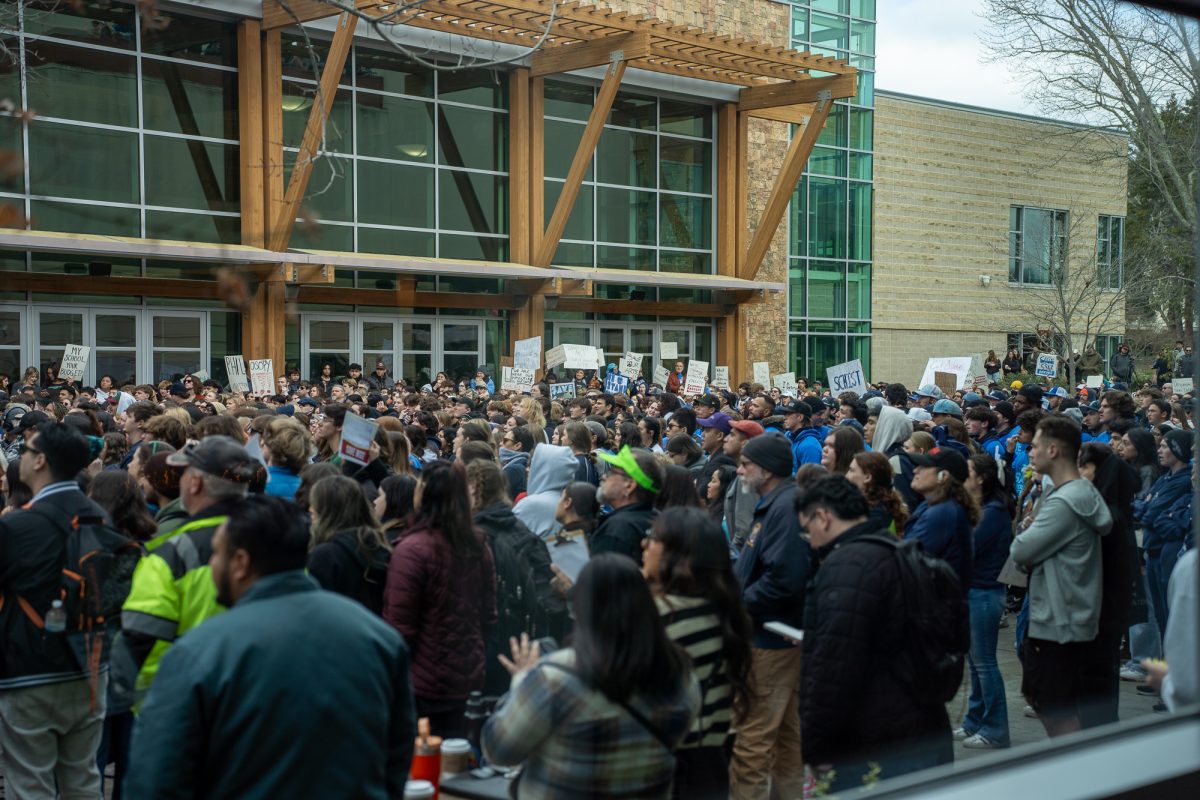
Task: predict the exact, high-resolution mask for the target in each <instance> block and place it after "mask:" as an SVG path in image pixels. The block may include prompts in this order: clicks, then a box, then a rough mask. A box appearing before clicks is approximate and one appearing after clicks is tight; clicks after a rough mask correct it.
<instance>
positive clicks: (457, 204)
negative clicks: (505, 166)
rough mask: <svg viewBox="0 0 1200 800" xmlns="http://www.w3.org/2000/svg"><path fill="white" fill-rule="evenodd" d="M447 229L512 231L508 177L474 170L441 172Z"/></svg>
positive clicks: (443, 220) (443, 217)
mask: <svg viewBox="0 0 1200 800" xmlns="http://www.w3.org/2000/svg"><path fill="white" fill-rule="evenodd" d="M438 192H439V198H440V206H441V209H440V210H441V217H440V226H441V228H442V229H444V230H457V231H474V232H476V233H507V232H508V178H506V177H503V176H498V175H481V174H479V173H474V172H456V171H449V170H443V171H441V172H439V173H438Z"/></svg>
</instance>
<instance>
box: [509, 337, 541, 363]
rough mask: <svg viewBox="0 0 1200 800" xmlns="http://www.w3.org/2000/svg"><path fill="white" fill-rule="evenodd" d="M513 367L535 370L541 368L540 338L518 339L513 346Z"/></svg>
mask: <svg viewBox="0 0 1200 800" xmlns="http://www.w3.org/2000/svg"><path fill="white" fill-rule="evenodd" d="M513 366H514V367H520V368H522V369H532V370H537V369H540V368H541V366H542V337H540V336H534V337H533V338H531V339H520V340H518V341H517V343H516V344H515V345H514V346H513Z"/></svg>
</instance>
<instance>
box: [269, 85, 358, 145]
mask: <svg viewBox="0 0 1200 800" xmlns="http://www.w3.org/2000/svg"><path fill="white" fill-rule="evenodd" d="M317 91H318V90H317V87H316V86H315V85H313V84H309V83H295V82H293V81H284V82H283V146H284V147H291V148H298V147H299V146H300V141H301V140H302V139H303V138H304V129H305V127H307V126H308V115H309V112H310V111H311V109H312V105H313V103H314V102H315V101H316V96H317ZM350 98H351V93H350V91H349V90H347V89H340V90H338V93H337V94H336V95H335V96H334V99H333V107H332V108H331V109H330V110H329V119H328V121H327V122H326V123H325V130H324V131H323V134H324V140H323V141H322V143H321V144H320V145H319V147H320V149H322V150H327V151H333V152H335V153H349V152H350V150H351V148H352V145H353V139H352V134H353V125H352V123H353V117H354V107H353V106H352V105H351V100H350Z"/></svg>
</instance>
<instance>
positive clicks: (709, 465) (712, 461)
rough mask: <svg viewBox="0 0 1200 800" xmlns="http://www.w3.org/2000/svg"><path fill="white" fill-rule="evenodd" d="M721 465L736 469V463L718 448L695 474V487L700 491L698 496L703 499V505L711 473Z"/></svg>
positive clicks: (706, 501) (706, 500)
mask: <svg viewBox="0 0 1200 800" xmlns="http://www.w3.org/2000/svg"><path fill="white" fill-rule="evenodd" d="M721 467H733V468H734V469H737V463H736V462H734V460H733V459H732V458H730V457H729V456H727V455H725V453H724V452H722V451H720V450H718V451H717V453H716V455H713V456H709V457H708V461H705V462H704V467H703V468H702V469H701V470H700V472H699V474H698V475H696V488H697V489H698V490H699V491H700V498H701V499H702V500H704V502H705V505H707V504H708V499H707V497H708V495H707V492H708V484H709V482H710V481H711V480H712V476H713V473H714V472H716V471H717V470H719V469H720V468H721Z"/></svg>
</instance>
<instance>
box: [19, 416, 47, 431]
mask: <svg viewBox="0 0 1200 800" xmlns="http://www.w3.org/2000/svg"><path fill="white" fill-rule="evenodd" d="M49 421H50V415H49V414H47V413H46V412H44V411H30V412H29V413H28V414H26V415H25V416H23V417H21V421H20V422H18V423H17V429H16V432H17V433H24V432H25V431H27V430H29V429H30V428H36V427H37V426H38V425H41V424H42V423H43V422H49Z"/></svg>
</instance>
